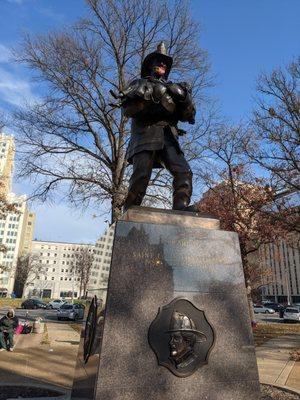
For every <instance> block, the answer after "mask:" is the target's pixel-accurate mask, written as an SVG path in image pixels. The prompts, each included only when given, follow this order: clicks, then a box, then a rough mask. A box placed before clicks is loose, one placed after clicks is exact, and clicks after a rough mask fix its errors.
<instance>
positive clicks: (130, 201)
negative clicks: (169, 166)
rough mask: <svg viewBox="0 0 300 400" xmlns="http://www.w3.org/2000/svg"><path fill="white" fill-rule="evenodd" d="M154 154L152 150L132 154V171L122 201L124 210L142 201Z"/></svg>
mask: <svg viewBox="0 0 300 400" xmlns="http://www.w3.org/2000/svg"><path fill="white" fill-rule="evenodd" d="M154 154H155V153H154V151H142V152H140V153H137V154H135V155H134V156H133V160H132V161H133V171H132V175H131V178H130V181H129V189H128V194H127V198H126V200H125V203H124V212H125V211H126V210H128V208H129V207H130V206H139V205H140V204H141V203H142V201H143V198H144V196H145V194H146V190H147V186H148V183H149V180H150V177H151V172H152V167H153V161H154Z"/></svg>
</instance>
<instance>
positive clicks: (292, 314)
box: [283, 307, 300, 322]
mask: <svg viewBox="0 0 300 400" xmlns="http://www.w3.org/2000/svg"><path fill="white" fill-rule="evenodd" d="M283 320H284V321H299V322H300V310H299V308H296V307H287V308H286V309H285V310H284V314H283Z"/></svg>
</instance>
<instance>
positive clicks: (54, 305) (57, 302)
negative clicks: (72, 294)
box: [47, 300, 67, 310]
mask: <svg viewBox="0 0 300 400" xmlns="http://www.w3.org/2000/svg"><path fill="white" fill-rule="evenodd" d="M66 303H67V301H66V300H52V301H50V302H49V303H48V306H47V308H50V309H51V310H58V309H59V308H60V307H61V306H62V305H63V304H66Z"/></svg>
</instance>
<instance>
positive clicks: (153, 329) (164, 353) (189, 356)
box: [148, 298, 215, 378]
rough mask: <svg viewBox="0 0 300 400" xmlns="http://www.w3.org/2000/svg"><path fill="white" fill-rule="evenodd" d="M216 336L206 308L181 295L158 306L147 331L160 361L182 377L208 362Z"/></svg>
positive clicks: (159, 362) (160, 363)
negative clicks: (207, 316) (205, 311)
mask: <svg viewBox="0 0 300 400" xmlns="http://www.w3.org/2000/svg"><path fill="white" fill-rule="evenodd" d="M214 336H215V335H214V331H213V328H212V327H211V325H210V324H209V322H208V321H207V319H206V316H205V314H204V311H201V310H199V309H198V308H197V307H195V306H194V305H193V304H192V303H191V302H190V301H188V300H185V299H182V298H178V299H174V300H173V301H171V303H170V304H168V305H166V306H163V307H161V308H160V309H159V311H158V314H157V316H156V318H155V320H154V321H153V322H152V324H151V325H150V328H149V333H148V338H149V343H150V346H151V348H152V349H153V351H154V353H155V354H156V357H157V360H158V364H159V365H163V366H164V367H166V368H168V369H169V370H170V371H171V372H173V374H174V375H176V376H179V377H182V378H183V377H186V376H189V375H192V374H193V373H194V372H195V371H196V370H197V369H198V368H199V367H201V366H203V365H205V364H207V363H208V355H209V352H210V350H211V348H212V346H213V343H214Z"/></svg>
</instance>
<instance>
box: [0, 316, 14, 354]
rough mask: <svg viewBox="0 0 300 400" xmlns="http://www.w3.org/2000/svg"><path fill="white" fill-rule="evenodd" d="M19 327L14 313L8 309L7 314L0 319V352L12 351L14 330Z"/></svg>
mask: <svg viewBox="0 0 300 400" xmlns="http://www.w3.org/2000/svg"><path fill="white" fill-rule="evenodd" d="M18 325H19V320H18V317H16V316H15V311H14V310H13V309H12V308H10V309H9V310H8V311H7V314H6V315H5V316H4V317H2V318H1V319H0V351H3V350H8V351H13V349H14V330H15V329H16V328H17V326H18Z"/></svg>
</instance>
